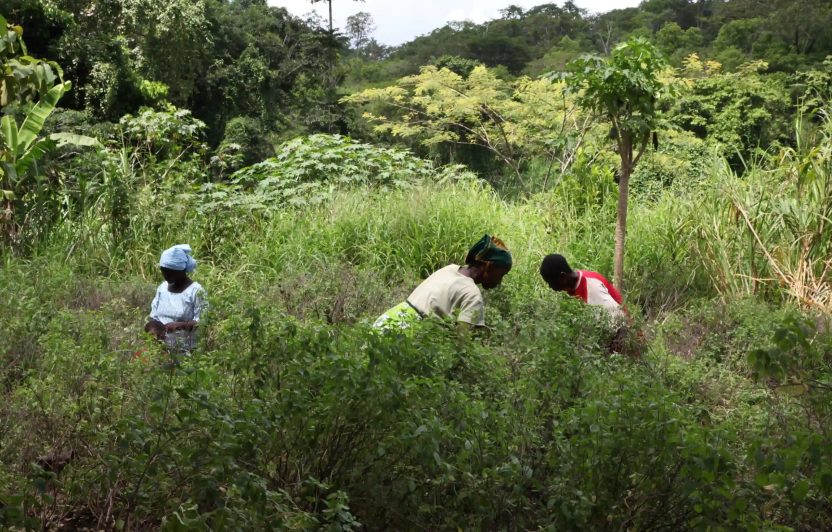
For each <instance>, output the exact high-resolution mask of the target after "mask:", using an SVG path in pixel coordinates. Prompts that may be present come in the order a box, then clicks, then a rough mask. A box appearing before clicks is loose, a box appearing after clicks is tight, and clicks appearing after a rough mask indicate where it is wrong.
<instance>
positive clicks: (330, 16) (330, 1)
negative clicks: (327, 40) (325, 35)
mask: <svg viewBox="0 0 832 532" xmlns="http://www.w3.org/2000/svg"><path fill="white" fill-rule="evenodd" d="M329 34H330V35H332V0H329Z"/></svg>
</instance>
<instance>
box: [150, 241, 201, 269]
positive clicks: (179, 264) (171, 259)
mask: <svg viewBox="0 0 832 532" xmlns="http://www.w3.org/2000/svg"><path fill="white" fill-rule="evenodd" d="M159 266H161V267H162V268H168V269H170V270H179V271H182V270H184V271H186V272H192V271H194V270H195V269H196V259H194V258H193V257H191V246H189V245H188V244H177V245H175V246H173V247H170V248H168V249H166V250H164V251H163V252H162V256H161V257H160V258H159Z"/></svg>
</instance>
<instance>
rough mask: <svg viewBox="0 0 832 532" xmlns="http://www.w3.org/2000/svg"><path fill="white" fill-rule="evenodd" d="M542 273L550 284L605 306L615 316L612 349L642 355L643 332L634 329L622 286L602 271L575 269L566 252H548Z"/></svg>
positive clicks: (574, 295) (542, 266)
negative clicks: (617, 286) (565, 256)
mask: <svg viewBox="0 0 832 532" xmlns="http://www.w3.org/2000/svg"><path fill="white" fill-rule="evenodd" d="M540 276H541V277H543V280H544V281H546V284H548V285H549V288H551V289H552V290H555V291H558V292H566V293H567V294H569V295H570V296H573V297H576V298H578V299H580V300H582V301H583V302H584V303H586V304H588V305H592V306H597V307H601V308H603V309H604V310H605V311H606V313H607V314H608V315H609V317H610V319H611V325H612V326H613V330H614V331H615V333H614V334H613V336H612V338H611V340H610V344H609V346H608V349H609V351H610V352H613V351H615V352H619V353H626V354H629V355H631V356H634V357H638V356H640V352H641V345H640V344H641V340H642V337H641V333H640V331H639V332H636V333H635V335H633V334H631V333H630V329H631V326H632V320H631V319H630V313H629V312H627V309H626V308H625V307H624V300H623V298H622V297H621V293H620V292H619V291H618V289H617V288H616V287H615V286H614V285H613V284H612V283H611V282H609V281H608V280H607V278H606V277H604V276H603V275H601V274H600V273H598V272H593V271H589V270H573V269H572V268H570V267H569V263H568V262H566V258H564V256H563V255H558V254H556V253H553V254H551V255H547V256H546V257H545V258H544V259H543V262H542V263H541V264H540Z"/></svg>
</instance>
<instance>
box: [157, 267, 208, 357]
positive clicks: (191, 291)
mask: <svg viewBox="0 0 832 532" xmlns="http://www.w3.org/2000/svg"><path fill="white" fill-rule="evenodd" d="M207 306H208V304H207V302H206V301H205V290H204V289H203V288H202V285H201V284H199V283H197V282H193V283H191V285H190V286H189V287H188V288H186V289H185V290H183V291H182V292H181V293H178V294H175V293H173V292H171V291H169V290H168V283H167V281H165V282H163V283H162V284H160V285H159V288H157V289H156V297H154V298H153V303H151V304H150V319H151V320H157V321H160V322H162V323H163V324H164V325H167V324H168V323H171V322H174V321H199V319H200V317H201V315H202V314H203V313H204V312H205V309H206V308H207ZM165 343H166V344H167V346H168V347H169V348H171V349H173V350H175V351H186V352H190V351H191V350H193V348H194V345H195V344H196V329H194V330H191V331H174V332H171V333H167V335H166V336H165Z"/></svg>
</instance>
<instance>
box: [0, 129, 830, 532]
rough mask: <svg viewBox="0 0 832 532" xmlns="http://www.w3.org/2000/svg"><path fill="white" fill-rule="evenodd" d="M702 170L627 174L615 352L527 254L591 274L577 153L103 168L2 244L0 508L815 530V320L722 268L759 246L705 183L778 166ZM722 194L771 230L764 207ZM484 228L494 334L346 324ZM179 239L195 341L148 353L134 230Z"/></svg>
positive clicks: (137, 521) (784, 235)
mask: <svg viewBox="0 0 832 532" xmlns="http://www.w3.org/2000/svg"><path fill="white" fill-rule="evenodd" d="M319 141H320V139H319ZM335 142H336V144H337V143H338V142H340V141H335ZM341 149H342V148H338V147H337V146H336V147H335V148H333V147H332V146H330V147H328V148H321V153H322V157H321V158H322V160H324V161H325V160H326V159H327V158H328V157H330V158H333V159H334V160H336V163H337V164H342V163H343V160H342V159H339V157H342V156H343V153H341V152H339V151H338V150H341ZM339 154H340V155H339ZM388 155H389V154H388ZM385 157H387V156H386V155H385ZM395 157H396V156H395V154H394V156H393V160H395ZM362 160H370V159H368V158H366V157H363V158H362ZM827 163H828V159H827V160H826V162H824V163H823V164H827ZM275 164H277V163H275ZM321 164H324V163H323V162H322V163H321ZM333 164H335V163H333ZM337 164H336V169H335V170H336V171H335V174H337V168H338V166H337ZM398 164H400V163H394V164H393V166H394V167H396V165H398ZM401 164H405V163H401ZM705 166H706V167H707V168H708V170H707V171H706V172H705V173H703V177H702V181H700V182H699V184H698V185H697V187H696V189H695V190H688V191H679V190H666V191H664V192H662V193H660V194H648V193H646V192H645V194H644V195H643V196H638V198H637V199H636V200H634V205H633V207H632V213H631V226H630V236H629V247H628V256H627V261H628V262H627V272H628V277H627V284H626V288H625V299H626V300H627V302H628V304H629V306H630V308H631V310H632V312H633V314H634V315H635V316H636V318H637V321H638V322H639V324H640V326H641V327H643V329H644V331H645V337H646V340H645V347H644V349H643V352H642V356H641V357H640V358H633V357H626V356H622V355H618V354H612V355H609V354H607V353H606V350H605V348H604V346H605V344H606V339H607V335H608V333H609V332H608V331H606V330H604V328H603V327H602V326H601V324H599V323H598V322H597V320H596V318H595V316H594V314H592V313H591V312H589V311H588V309H587V308H585V307H584V306H582V305H581V304H580V303H579V302H577V301H573V300H571V299H569V298H567V297H565V296H563V295H562V294H555V293H554V292H551V291H549V290H548V289H547V288H546V287H545V285H544V284H543V282H542V281H541V280H540V279H539V277H538V275H537V267H538V264H539V260H540V259H541V258H542V256H543V255H545V254H546V253H549V252H553V251H559V252H562V253H564V254H566V255H567V256H568V257H569V258H570V259H571V260H572V261H573V262H575V263H576V264H577V265H578V266H579V267H585V268H592V269H598V270H600V271H609V269H610V265H611V261H612V230H613V225H614V201H615V188H614V185H613V184H609V185H606V184H604V181H603V180H601V179H600V178H599V180H598V181H597V182H593V181H592V180H591V179H590V178H589V177H588V178H587V179H588V181H584V182H580V181H577V180H575V179H577V178H570V179H572V180H570V179H566V180H565V181H564V182H563V183H561V184H560V185H559V186H558V187H557V188H556V189H555V190H554V191H553V192H550V193H546V194H540V195H537V196H534V197H531V198H529V199H523V200H515V201H509V200H505V199H503V198H501V197H500V196H499V195H498V194H497V193H495V192H494V191H493V190H492V189H491V188H490V187H489V186H487V185H484V184H481V183H480V182H479V181H477V180H475V179H473V178H472V177H470V176H467V175H466V174H464V173H460V172H459V171H457V173H456V174H454V173H453V172H451V173H450V174H449V173H448V171H445V173H444V174H442V175H443V176H444V177H443V178H442V179H440V180H436V179H434V177H433V175H435V174H425V176H423V177H420V178H419V179H417V180H414V181H411V182H408V183H404V182H403V183H399V184H398V185H384V186H382V187H381V188H379V186H377V184H373V183H359V184H348V185H349V186H344V187H337V186H336V187H334V188H331V189H330V195H324V196H320V197H318V199H316V200H314V201H312V200H310V201H299V202H297V206H291V205H285V206H276V205H274V204H273V203H270V204H267V205H260V206H257V205H255V204H256V201H254V200H256V199H257V197H259V196H258V194H260V195H262V194H263V191H262V190H259V191H258V189H256V188H254V189H252V188H250V187H246V186H245V183H243V182H242V181H240V180H238V181H239V184H238V185H235V186H239V187H240V188H235V189H233V193H234V201H230V200H229V201H227V198H229V197H231V196H229V195H223V191H224V190H225V189H223V190H219V189H209V190H205V191H203V192H200V193H193V194H189V195H186V196H182V195H177V194H176V193H175V189H176V188H177V187H178V185H177V184H176V183H177V181H176V179H177V178H176V174H175V172H174V173H173V174H171V175H172V176H173V177H171V178H170V179H171V183H173V184H172V185H170V188H164V187H162V188H160V189H154V188H152V187H148V186H147V185H145V184H143V181H142V180H141V179H139V178H138V177H136V175H137V174H130V175H132V176H133V177H132V178H131V179H132V180H129V181H128V180H124V181H120V182H110V186H111V187H113V188H112V191H111V192H112V193H111V194H110V195H107V194H104V195H102V196H101V197H102V198H104V199H103V200H101V201H100V202H99V203H97V204H96V205H93V206H91V207H88V208H87V209H86V210H84V211H83V212H82V215H79V216H68V217H67V219H65V220H64V221H58V222H56V225H54V226H53V229H51V230H50V231H49V232H48V233H47V234H46V235H44V236H42V237H40V238H41V240H39V243H38V244H37V246H35V247H33V248H30V249H29V250H28V251H27V254H26V256H25V258H24V257H21V256H17V255H15V254H12V253H5V254H4V255H3V260H4V262H3V265H2V269H0V290H2V293H3V294H4V304H3V305H2V306H0V337H2V338H3V343H2V348H0V356H2V361H0V378H2V385H3V388H2V394H3V397H2V401H0V523H2V524H3V526H6V527H18V528H23V527H41V526H43V527H47V528H54V527H58V526H64V527H68V528H79V527H96V528H131V529H144V528H156V527H162V528H165V529H170V530H180V529H209V528H210V529H261V528H287V529H300V528H329V529H333V530H349V529H355V528H359V527H360V526H363V527H365V528H367V529H374V530H378V529H537V528H552V529H587V528H591V529H612V528H616V529H638V530H658V529H665V530H666V529H674V530H675V529H686V528H687V529H691V528H693V529H700V528H717V529H736V528H772V527H775V528H776V527H781V526H782V527H791V528H795V529H801V530H821V529H823V528H825V527H827V526H828V523H829V516H830V512H832V503H830V494H832V451H830V449H832V445H831V444H832V434H830V418H829V416H830V413H831V411H830V380H829V379H830V349H832V336H830V335H829V334H828V332H827V331H828V325H827V323H826V321H825V320H824V318H822V316H823V314H822V313H816V312H815V311H813V310H811V309H815V310H816V309H817V308H818V305H815V306H809V307H806V306H804V307H803V310H801V309H800V307H799V306H798V305H799V304H800V300H799V299H797V298H796V297H794V296H793V294H791V292H790V288H789V287H787V286H784V285H782V284H778V283H777V282H765V281H762V280H760V281H757V282H747V281H748V278H750V277H754V278H759V279H763V278H767V277H769V273H768V272H769V270H768V269H766V268H770V267H771V264H775V263H769V262H767V261H766V260H765V259H760V257H761V256H762V254H761V252H760V250H759V249H755V248H754V243H753V242H752V241H751V240H750V236H749V233H748V230H747V228H748V225H747V224H746V223H745V222H744V221H743V218H742V216H738V214H737V213H738V211H737V205H739V206H743V205H746V204H745V203H742V198H740V197H739V196H737V197H736V198H734V199H735V200H736V202H734V201H733V200H732V199H731V197H733V196H730V195H727V194H726V191H729V190H733V191H742V193H743V194H746V196H747V197H751V196H753V195H754V194H755V192H754V190H755V187H759V189H760V190H771V188H768V186H767V185H766V183H770V182H772V181H776V182H778V183H780V186H781V187H786V186H787V181H784V180H783V178H784V175H786V171H785V170H783V171H782V172H780V173H776V174H772V173H771V172H769V171H766V170H765V169H762V168H761V169H759V171H749V172H747V174H746V176H745V177H743V178H742V179H740V178H738V177H736V176H735V175H733V173H732V172H731V171H730V170H729V169H727V167H725V166H721V163H720V162H719V160H718V159H717V158H714V160H713V161H712V162H710V163H708V164H707V165H705ZM781 168H783V169H786V168H787V162H783V166H782V167H781ZM112 175H127V174H118V173H117V172H114V173H113V174H112ZM823 175H825V176H826V178H828V177H829V175H832V174H823ZM754 176H757V177H754ZM119 187H121V188H119ZM301 188H302V187H301ZM647 188H649V187H646V188H645V190H647ZM784 190H785V189H784ZM316 191H319V190H318V189H316ZM226 192H227V191H226ZM245 194H250V195H253V196H252V197H251V199H252V201H248V200H246V201H240V199H239V198H240V197H241V196H240V195H245ZM316 194H317V192H316ZM737 194H739V192H738V193H737ZM302 197H304V196H302ZM107 198H109V200H107ZM269 201H271V202H274V201H277V200H276V199H274V198H271V199H270V200H269ZM748 201H749V203H748V204H749V205H754V206H756V211H753V212H751V213H750V214H748V216H749V217H754V216H756V218H753V219H754V220H755V222H754V223H755V224H756V225H754V226H753V227H755V228H756V227H767V228H769V229H768V232H767V233H765V234H764V235H763V237H764V238H766V241H765V243H766V244H767V245H770V246H771V247H772V253H773V254H774V255H776V254H777V250H782V249H783V247H782V243H781V242H788V240H789V239H790V238H792V237H791V236H790V235H789V233H788V227H786V226H785V225H784V226H783V227H786V228H785V229H783V228H781V229H780V230H779V232H778V231H776V230H775V229H776V227H775V224H771V223H768V222H767V220H769V218H766V216H768V215H769V214H770V213H768V211H766V210H765V209H763V208H762V207H761V202H759V201H757V200H748ZM816 201H817V202H820V203H811V202H810V201H806V202H804V206H805V208H806V209H813V208H820V207H819V206H821V205H825V203H824V202H825V201H826V202H828V198H825V199H824V198H818V199H816ZM746 210H747V209H746ZM778 212H779V211H778ZM810 218H811V217H810ZM795 230H796V231H797V230H798V229H795ZM799 231H801V232H800V234H804V235H805V234H808V233H807V232H806V231H805V230H803V229H800V230H799ZM484 232H491V233H494V234H496V235H499V236H500V237H501V238H503V239H504V240H505V241H506V243H507V244H508V245H509V247H510V249H511V250H512V252H513V254H514V257H515V262H516V265H515V268H514V269H513V270H512V271H511V273H510V274H509V275H508V276H507V277H506V279H505V281H504V283H503V286H502V287H500V288H499V289H496V290H494V291H491V292H488V293H487V294H486V303H487V312H486V320H487V322H488V323H489V324H490V326H491V328H490V330H488V331H485V332H481V333H476V334H474V335H473V336H472V337H466V336H459V335H458V334H457V333H456V332H455V331H454V330H452V329H450V328H448V327H446V326H445V325H444V324H442V323H436V324H428V325H427V326H426V327H424V328H423V329H421V330H419V331H418V333H417V334H416V335H415V336H413V337H400V336H389V337H382V336H379V335H376V334H373V333H371V332H370V331H369V330H368V323H369V322H370V321H371V320H372V319H374V318H375V317H376V316H377V315H378V314H379V313H380V312H382V311H383V310H385V309H386V308H387V307H389V306H391V305H393V304H395V303H397V302H399V301H400V300H401V299H402V297H403V296H405V295H406V294H407V293H408V292H409V290H411V289H412V288H413V287H414V286H415V285H416V284H417V283H418V282H419V279H420V278H421V277H423V276H425V275H426V274H428V273H429V272H430V271H432V270H434V269H436V268H438V267H441V266H443V265H445V264H448V263H450V262H458V261H460V260H462V257H463V256H464V252H465V250H466V248H467V246H468V245H470V243H472V242H473V241H475V240H476V239H477V238H479V237H480V236H481V235H482V233H484ZM758 232H760V231H758ZM821 232H822V231H821ZM763 237H761V238H763ZM825 238H828V237H825ZM778 239H780V240H778ZM179 242H189V243H190V244H191V245H192V246H193V247H194V249H195V255H196V257H197V258H198V259H199V260H200V265H199V267H198V269H197V272H196V274H195V279H197V280H198V281H199V282H200V283H201V284H203V285H204V286H205V287H206V289H207V291H208V295H209V300H210V305H211V307H210V314H209V317H208V319H207V321H206V322H205V323H204V324H203V325H202V327H201V330H202V338H201V344H200V349H199V352H198V353H197V354H195V355H194V356H192V357H191V358H189V359H187V360H185V361H183V362H182V363H181V364H179V365H175V366H172V365H171V364H170V363H169V362H168V360H167V359H166V356H165V355H164V354H163V353H161V352H160V351H159V349H158V348H157V347H156V346H155V345H154V342H153V341H151V340H150V339H149V338H148V337H145V336H144V335H143V333H142V332H141V330H142V326H143V323H144V319H145V317H146V315H147V312H148V308H149V303H150V300H151V298H152V296H153V290H154V286H155V285H156V284H157V283H158V282H159V278H158V277H159V276H158V272H157V268H156V264H157V261H158V254H159V252H160V251H161V250H162V249H163V248H164V247H166V246H168V245H171V244H174V243H179ZM716 251H719V252H720V253H716ZM774 255H772V260H773V261H777V260H781V259H784V258H785V257H791V256H792V254H781V255H778V256H777V257H775V256H774ZM784 260H785V259H784ZM755 261H756V262H755ZM776 264H779V265H780V266H779V267H780V268H781V269H785V268H786V266H784V264H786V263H785V262H783V263H776ZM752 268H754V269H752ZM743 276H746V277H743Z"/></svg>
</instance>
